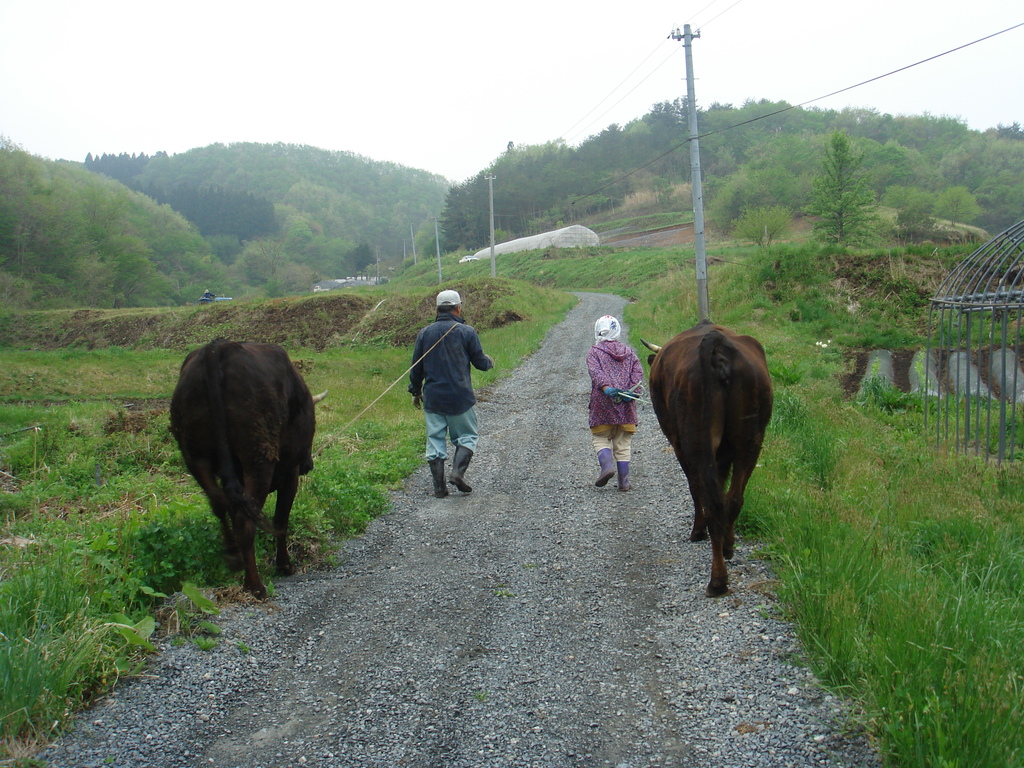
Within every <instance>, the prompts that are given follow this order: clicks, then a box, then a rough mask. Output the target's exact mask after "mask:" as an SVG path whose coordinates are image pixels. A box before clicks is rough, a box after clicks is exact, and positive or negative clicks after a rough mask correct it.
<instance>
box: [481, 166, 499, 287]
mask: <svg viewBox="0 0 1024 768" xmlns="http://www.w3.org/2000/svg"><path fill="white" fill-rule="evenodd" d="M484 178H485V179H487V186H488V187H489V188H490V190H491V277H497V276H498V268H497V267H496V266H495V264H494V179H495V176H494V174H493V173H492V174H490V175H489V176H484Z"/></svg>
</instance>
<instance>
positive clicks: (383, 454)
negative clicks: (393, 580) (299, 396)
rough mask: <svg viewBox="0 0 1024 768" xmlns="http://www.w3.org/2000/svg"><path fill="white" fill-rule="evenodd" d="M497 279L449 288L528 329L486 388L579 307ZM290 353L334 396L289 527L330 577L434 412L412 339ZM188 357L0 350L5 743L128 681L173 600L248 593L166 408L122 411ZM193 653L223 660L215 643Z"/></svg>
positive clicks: (412, 454) (414, 297) (505, 329)
mask: <svg viewBox="0 0 1024 768" xmlns="http://www.w3.org/2000/svg"><path fill="white" fill-rule="evenodd" d="M484 283H485V284H482V285H478V284H477V283H474V282H472V281H470V282H468V283H465V282H464V283H458V284H453V285H457V286H458V287H459V288H460V289H462V290H465V291H467V294H468V295H476V294H475V292H476V291H478V290H487V291H490V292H491V293H492V294H494V295H493V296H490V294H489V299H488V302H487V304H486V311H487V312H491V313H495V314H497V315H501V314H502V313H508V312H511V313H513V314H514V315H515V316H517V317H521V318H525V319H524V320H522V321H520V322H512V323H510V324H506V325H503V326H500V327H494V328H491V329H490V330H485V331H483V332H482V333H481V339H482V343H483V346H484V349H485V350H486V351H487V352H488V353H489V354H490V355H491V356H492V358H494V360H495V368H494V369H493V370H491V371H487V372H483V373H480V372H477V375H476V376H475V379H474V381H475V383H476V384H477V385H478V386H487V385H490V384H492V383H494V382H495V381H497V380H499V379H500V378H502V377H504V376H508V375H509V374H510V373H511V372H512V371H513V370H514V369H515V367H516V366H517V365H518V364H519V363H520V362H521V361H522V360H523V359H524V358H525V357H526V356H528V355H529V354H531V353H532V352H533V351H535V350H536V349H537V347H538V346H539V344H540V342H541V340H542V339H543V337H544V335H545V334H546V332H547V330H548V328H549V327H550V326H551V325H552V323H554V322H556V321H557V320H559V319H561V318H562V317H563V316H564V314H565V312H566V311H567V310H568V309H569V308H570V307H571V306H572V305H573V303H574V299H573V298H572V297H571V296H569V295H568V294H565V293H559V292H554V291H550V290H547V289H539V288H536V287H534V286H531V285H529V284H525V283H523V284H511V283H508V281H504V282H503V283H500V284H498V285H494V284H493V283H490V282H487V281H484ZM435 292H436V290H435V289H433V288H430V289H418V290H414V291H413V293H412V294H406V295H404V296H403V295H399V296H398V298H399V301H397V302H392V303H393V304H395V305H396V307H398V308H397V309H396V310H395V311H396V312H405V313H408V314H409V315H410V317H409V318H406V317H404V316H402V317H398V318H397V322H395V319H394V318H393V319H392V320H393V323H392V324H393V326H394V327H405V326H406V325H408V324H409V323H413V322H414V323H415V326H416V327H419V326H422V325H425V324H426V323H428V322H430V321H431V320H432V319H433V312H432V311H427V312H426V313H424V312H422V310H421V309H419V307H420V305H421V304H422V303H423V302H424V301H426V302H427V304H428V305H429V306H432V301H431V297H432V296H433V294H434V293H435ZM388 295H389V296H392V297H394V296H395V295H396V294H395V292H392V293H390V294H388ZM477 310H478V313H479V312H483V311H485V306H484V305H483V304H482V303H478V306H477ZM469 312H470V321H471V322H472V309H470V310H469ZM417 313H418V314H417ZM485 319H486V318H485ZM289 351H290V353H291V356H292V358H293V359H294V360H300V361H302V364H303V373H304V376H305V378H306V380H307V382H308V383H309V385H310V387H311V388H312V389H313V390H314V391H317V392H319V391H323V390H324V389H327V390H329V394H328V397H327V399H326V400H324V401H323V402H322V403H321V404H319V405H318V406H317V434H316V437H315V440H314V452H315V454H316V456H315V464H316V468H315V471H314V472H313V473H311V474H310V475H309V476H308V477H307V478H305V480H304V482H303V484H302V486H301V489H300V492H299V495H298V497H297V499H296V502H295V505H294V508H293V512H292V521H291V534H292V535H291V550H292V553H293V556H294V557H295V558H296V560H297V562H298V563H299V564H300V565H301V566H303V567H307V568H318V567H323V566H325V565H330V564H331V563H332V562H333V557H334V552H335V550H336V547H337V545H338V543H339V542H340V541H341V540H342V539H343V538H345V537H348V536H352V535H356V534H359V533H361V532H362V531H363V530H365V528H366V526H367V524H368V523H369V522H370V521H371V520H372V519H373V518H375V517H377V516H378V515H380V514H382V513H384V512H385V511H387V509H388V504H389V496H388V492H389V490H390V489H392V488H394V487H396V486H397V485H398V484H399V483H401V482H402V481H403V480H404V479H405V478H406V477H407V476H408V475H409V474H410V473H411V472H413V471H414V470H415V469H416V468H417V467H418V466H419V465H420V464H421V463H422V462H423V453H424V444H425V436H424V432H423V415H422V412H420V411H417V410H415V409H414V408H413V407H412V405H411V398H410V397H409V395H408V392H407V390H406V388H407V386H408V374H407V370H408V367H409V365H410V364H411V362H412V359H411V357H412V348H411V346H409V345H401V346H397V347H396V346H391V345H389V344H388V343H386V340H384V339H383V338H382V337H377V338H375V339H373V340H371V341H370V343H364V344H358V343H351V342H345V343H343V344H342V345H341V346H338V347H335V348H332V349H329V350H327V351H325V352H320V353H318V352H315V351H313V350H309V349H302V348H294V349H290V350H289ZM182 358H183V354H182V353H180V352H171V351H166V350H124V349H119V348H107V349H103V350H94V351H89V350H85V349H82V348H76V349H66V350H59V351H50V352H41V351H15V350H0V361H2V365H0V377H2V378H0V380H2V382H3V391H4V392H5V395H6V394H7V393H10V396H9V397H6V398H5V402H0V469H2V470H3V471H4V473H5V475H4V478H5V480H6V481H7V482H5V485H4V490H5V492H3V493H0V525H2V529H0V539H2V540H3V541H4V542H5V544H4V545H3V546H2V547H0V745H7V747H11V745H12V744H14V743H15V742H16V740H18V739H21V740H26V741H28V742H30V743H31V742H34V741H37V740H45V739H46V738H48V737H50V736H52V735H53V734H54V733H55V732H56V731H58V730H59V729H60V728H61V727H62V726H63V724H64V723H65V722H66V721H67V719H68V718H69V717H70V715H71V714H72V713H73V712H74V710H75V708H76V707H78V706H80V705H81V704H83V703H86V702H88V701H89V700H91V698H92V697H93V696H95V695H98V694H100V693H102V692H104V691H105V690H106V689H107V688H109V686H111V685H113V684H114V682H115V681H116V680H117V679H118V676H119V675H122V674H130V673H132V671H133V669H134V667H135V665H137V664H138V663H140V662H141V661H142V659H143V658H144V656H145V654H146V653H147V651H148V646H147V645H146V643H145V638H144V637H143V636H142V634H140V633H139V632H137V631H134V630H133V629H132V627H134V626H136V625H138V624H139V623H140V622H144V621H145V620H146V617H148V616H149V615H150V614H151V613H152V612H153V611H154V610H155V609H156V608H157V607H158V606H159V605H160V604H161V602H162V600H163V595H164V594H169V593H171V592H175V591H178V590H182V589H188V587H187V584H188V583H189V582H195V583H198V584H200V585H205V586H208V587H215V586H226V585H231V584H235V583H237V582H238V578H239V577H238V576H237V575H234V574H231V573H229V572H228V571H227V569H226V567H225V566H224V563H223V558H222V555H221V540H220V530H219V525H218V523H217V521H216V518H215V517H214V516H213V515H212V514H211V513H210V511H209V505H208V503H207V500H206V498H205V497H204V496H203V494H202V493H201V492H200V490H199V489H198V487H197V485H196V484H195V482H194V481H193V480H192V479H191V477H189V476H188V475H187V473H186V471H185V469H184V465H183V463H182V461H181V458H180V454H179V452H178V449H177V446H176V445H175V443H174V441H173V439H172V437H171V435H170V432H169V430H168V415H167V411H166V409H165V407H163V408H157V409H147V408H141V407H134V408H133V407H126V404H127V403H130V402H132V401H133V400H140V399H150V398H164V399H166V398H169V397H170V394H171V391H172V390H173V387H174V384H175V383H176V380H177V372H178V369H179V367H180V365H181V360H182ZM271 503H272V502H271ZM272 548H273V544H272V539H271V537H269V536H263V537H260V538H259V539H258V555H259V557H260V558H261V570H262V572H263V573H264V574H265V576H266V577H268V578H267V581H268V586H269V587H270V588H271V589H273V581H272V577H273V568H272V565H271V564H272V559H273V552H272ZM178 623H179V624H180V622H178ZM115 625H117V626H119V627H120V629H118V628H117V627H115ZM192 642H195V643H197V644H198V645H200V646H201V647H204V648H210V647H213V645H215V644H216V642H217V639H216V638H215V637H208V636H199V637H196V638H193V639H192ZM4 749H5V747H0V754H2V753H3V750H4Z"/></svg>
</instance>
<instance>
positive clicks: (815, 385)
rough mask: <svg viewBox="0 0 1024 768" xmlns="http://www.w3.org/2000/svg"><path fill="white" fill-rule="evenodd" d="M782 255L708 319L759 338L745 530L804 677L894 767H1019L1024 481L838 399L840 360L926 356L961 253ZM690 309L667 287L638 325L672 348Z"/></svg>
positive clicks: (635, 309) (743, 267)
mask: <svg viewBox="0 0 1024 768" xmlns="http://www.w3.org/2000/svg"><path fill="white" fill-rule="evenodd" d="M779 256H780V258H779V259H778V260H776V259H774V258H773V259H771V260H768V259H767V258H766V257H765V256H764V255H758V254H751V255H750V256H749V257H748V258H747V259H745V260H742V261H740V262H739V263H736V264H727V265H724V266H722V267H720V268H714V269H713V270H712V272H711V278H710V281H711V286H712V290H711V306H712V314H713V316H714V319H715V320H716V321H717V322H721V323H723V324H725V325H729V326H732V327H734V328H736V329H738V330H741V331H744V332H748V333H752V334H753V335H755V336H757V337H758V338H759V339H761V340H762V342H763V343H764V345H765V347H766V350H767V354H768V360H769V367H770V368H771V371H772V377H773V381H774V385H775V393H776V401H775V411H774V414H773V418H772V422H771V425H770V428H769V433H768V435H767V438H766V441H765V447H764V451H763V453H762V457H761V462H760V466H759V469H758V470H757V471H756V472H755V473H754V476H753V478H752V480H751V483H750V485H749V487H748V489H747V493H746V505H745V507H744V513H743V517H742V518H741V528H742V530H743V532H744V533H745V534H746V535H747V536H753V537H755V538H757V539H759V540H760V541H761V542H763V552H764V555H765V556H766V557H768V558H769V559H770V560H771V561H772V563H773V565H774V568H775V571H776V574H777V576H778V579H779V596H780V598H781V599H782V601H783V606H784V609H785V611H786V612H787V614H788V616H789V617H790V618H791V619H792V620H793V621H794V623H795V626H796V628H797V631H798V633H799V634H800V636H801V638H802V640H803V643H804V646H805V648H806V649H807V654H808V656H807V663H809V664H810V665H811V666H812V668H813V669H814V671H815V672H816V674H817V675H818V676H819V678H820V679H821V680H823V681H824V682H825V684H826V685H828V686H829V687H831V688H833V689H834V690H836V691H838V692H839V693H841V694H842V695H843V696H844V697H846V698H848V699H852V700H853V701H855V702H857V704H858V705H859V707H860V710H861V715H860V721H861V723H862V725H863V726H864V727H866V728H867V729H868V730H869V731H870V732H871V734H872V735H873V737H874V738H875V739H876V742H877V744H878V746H879V749H880V750H881V752H882V753H883V754H884V755H885V756H886V757H887V759H888V760H889V762H890V764H892V765H898V766H920V767H921V768H924V767H926V766H927V767H929V768H936V767H937V766H941V767H943V768H949V767H963V768H966V767H967V766H976V765H993V766H994V765H1001V766H1002V765H1005V766H1012V765H1021V764H1022V760H1024V752H1022V747H1021V738H1020V736H1021V734H1022V733H1024V695H1022V693H1024V672H1022V671H1024V603H1022V601H1024V597H1022V595H1024V589H1022V588H1024V504H1022V502H1024V467H1022V466H1021V464H1020V463H1019V462H1017V463H1014V464H1005V465H1003V466H1002V467H997V466H995V465H994V464H985V463H983V462H982V461H980V460H978V459H976V458H974V457H967V456H962V455H953V454H950V453H947V452H945V451H936V450H935V449H934V446H933V445H931V444H929V441H928V440H926V439H925V438H924V436H923V433H922V421H923V416H922V412H921V403H920V401H919V400H918V399H917V398H915V397H912V396H908V395H905V394H903V393H893V392H891V391H889V390H888V389H887V388H886V387H884V386H882V387H878V386H876V387H868V388H866V392H865V395H864V396H863V397H861V398H854V399H849V398H847V397H845V396H844V393H843V392H842V390H841V388H840V387H839V384H838V380H839V375H840V374H841V373H843V372H844V371H845V367H846V366H847V365H848V363H847V358H846V356H845V355H844V354H843V350H844V349H849V348H851V347H863V346H878V347H887V346H890V347H891V346H915V345H918V344H920V343H921V341H922V335H921V334H922V332H923V330H924V326H923V324H922V316H921V313H922V312H923V311H924V310H925V308H926V306H927V302H924V303H922V302H921V293H922V289H921V282H922V281H927V280H930V279H931V274H932V273H933V272H936V271H941V267H942V266H943V265H944V264H953V263H955V262H956V260H957V257H958V253H957V252H953V253H949V254H939V256H938V259H931V258H927V255H925V256H922V255H920V254H914V253H912V252H911V253H906V252H903V253H899V254H895V255H894V254H893V253H890V252H885V253H874V254H854V255H850V254H836V253H830V252H827V251H825V252H821V251H815V250H814V249H807V248H803V249H793V250H787V251H785V252H783V253H781V254H779ZM893 260H897V261H899V262H900V263H901V265H902V266H901V268H900V269H898V270H894V269H891V267H890V265H891V264H892V263H893ZM776 261H777V262H778V264H779V266H778V267H777V268H776V269H774V271H773V269H772V268H773V267H774V265H775V263H776ZM844 263H845V264H846V265H847V266H849V267H852V268H853V269H854V273H859V274H861V276H862V277H861V279H860V280H859V281H857V280H851V279H850V278H848V277H847V276H846V275H848V274H851V273H850V272H848V271H847V272H844V271H842V270H841V269H837V266H838V265H840V264H844ZM822 275H826V276H827V277H826V278H823V277H822ZM908 275H911V276H913V277H915V278H916V279H917V280H918V282H914V281H913V280H910V279H908ZM851 297H852V298H851ZM694 307H696V298H695V295H694V289H693V286H692V283H691V281H690V280H689V279H683V280H682V282H681V283H677V282H674V281H665V282H662V283H659V284H658V285H657V286H656V287H653V288H652V290H651V291H650V292H648V293H647V294H645V296H644V297H643V298H642V300H641V301H638V302H637V303H636V304H633V305H630V308H629V313H628V315H627V318H628V319H629V320H630V322H631V324H632V328H633V331H634V334H636V335H640V336H644V337H645V338H649V339H651V340H654V341H657V342H662V341H665V340H667V339H668V338H669V337H670V336H671V335H672V334H674V333H675V332H676V331H678V330H680V329H682V328H684V327H688V326H689V325H690V324H692V322H693V320H694V319H695V318H694V312H693V308H694ZM636 335H635V336H634V341H635V340H636Z"/></svg>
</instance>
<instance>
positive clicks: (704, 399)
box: [698, 330, 734, 519]
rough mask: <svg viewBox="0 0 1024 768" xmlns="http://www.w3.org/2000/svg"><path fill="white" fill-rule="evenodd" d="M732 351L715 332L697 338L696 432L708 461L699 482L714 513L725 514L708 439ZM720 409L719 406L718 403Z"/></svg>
mask: <svg viewBox="0 0 1024 768" xmlns="http://www.w3.org/2000/svg"><path fill="white" fill-rule="evenodd" d="M733 351H734V350H733V348H732V345H731V344H730V343H729V340H728V339H726V338H725V337H724V336H722V334H721V333H719V332H718V331H716V330H711V331H709V332H708V333H707V334H705V336H704V337H703V338H702V339H701V341H700V350H699V353H698V356H699V358H700V370H701V377H700V378H701V406H702V407H701V411H702V413H703V419H704V424H703V425H702V428H701V429H700V435H701V437H702V439H703V440H706V441H707V443H706V445H705V446H704V448H705V452H704V455H705V456H710V457H711V461H707V462H704V463H703V464H704V465H703V466H702V468H701V472H702V473H703V477H702V478H701V481H702V482H703V484H704V490H705V492H706V494H707V496H706V498H707V499H708V502H709V505H710V507H711V509H712V510H714V512H715V513H716V516H717V515H724V513H725V489H724V488H723V487H722V482H721V481H720V479H719V477H718V462H717V461H715V452H714V450H713V442H712V427H713V424H712V422H711V418H712V414H714V413H716V407H715V405H716V403H715V401H716V399H717V400H718V401H719V403H721V402H722V401H724V400H726V399H727V397H726V395H727V390H728V389H729V384H730V382H731V381H732V358H733V355H732V352H733ZM720 408H721V405H719V409H720ZM720 519H721V518H720Z"/></svg>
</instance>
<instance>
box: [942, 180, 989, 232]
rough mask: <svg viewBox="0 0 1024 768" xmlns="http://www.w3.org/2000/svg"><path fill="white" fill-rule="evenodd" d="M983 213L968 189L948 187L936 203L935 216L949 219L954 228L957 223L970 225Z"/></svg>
mask: <svg viewBox="0 0 1024 768" xmlns="http://www.w3.org/2000/svg"><path fill="white" fill-rule="evenodd" d="M979 213H981V208H980V207H979V206H978V201H977V200H976V199H975V198H974V195H972V194H971V192H970V190H968V189H967V187H948V188H946V189H945V190H943V191H942V192H941V193H940V194H939V197H938V199H936V201H935V215H936V216H938V217H939V218H942V219H949V223H950V224H951V225H953V226H954V227H955V226H956V225H957V223H960V224H970V223H971V222H972V221H974V219H975V218H977V216H978V214H979Z"/></svg>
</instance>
